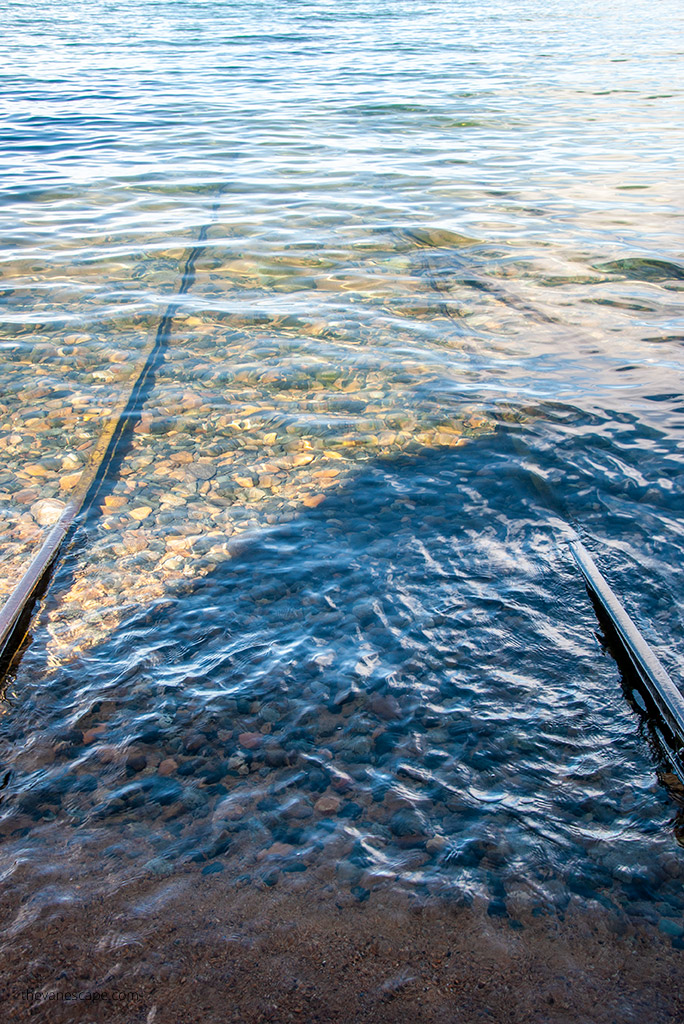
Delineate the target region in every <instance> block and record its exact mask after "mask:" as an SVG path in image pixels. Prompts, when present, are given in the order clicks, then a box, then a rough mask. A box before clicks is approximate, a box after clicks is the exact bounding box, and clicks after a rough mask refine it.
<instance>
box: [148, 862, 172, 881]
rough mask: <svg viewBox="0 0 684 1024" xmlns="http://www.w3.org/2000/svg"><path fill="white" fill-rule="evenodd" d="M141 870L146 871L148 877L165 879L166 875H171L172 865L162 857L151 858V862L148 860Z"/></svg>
mask: <svg viewBox="0 0 684 1024" xmlns="http://www.w3.org/2000/svg"><path fill="white" fill-rule="evenodd" d="M143 870H144V871H147V872H148V873H149V874H150V875H157V876H159V877H160V878H166V877H168V875H172V874H173V864H172V863H171V862H170V861H168V860H166V859H165V858H164V857H152V859H151V860H148V861H147V863H146V864H144V865H143Z"/></svg>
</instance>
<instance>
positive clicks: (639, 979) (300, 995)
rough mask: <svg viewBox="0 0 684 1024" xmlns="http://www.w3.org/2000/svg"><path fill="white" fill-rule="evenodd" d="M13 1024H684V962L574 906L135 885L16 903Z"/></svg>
mask: <svg viewBox="0 0 684 1024" xmlns="http://www.w3.org/2000/svg"><path fill="white" fill-rule="evenodd" d="M2 911H3V914H2V916H3V921H4V925H5V927H4V931H3V934H4V941H3V946H2V973H3V991H4V994H3V1001H4V1007H5V1014H6V1017H5V1019H7V1020H10V1019H11V1020H34V1021H50V1022H52V1024H59V1022H72V1021H74V1022H86V1021H87V1022H91V1021H92V1022H95V1021H98V1022H99V1021H108V1022H111V1024H131V1022H137V1021H145V1022H149V1024H152V1022H153V1021H154V1022H155V1024H197V1022H199V1021H202V1022H207V1024H219V1022H223V1021H239V1022H245V1024H247V1022H249V1024H251V1022H255V1024H256V1022H262V1021H263V1022H266V1021H273V1022H281V1021H303V1022H311V1024H313V1022H331V1024H332V1022H335V1024H352V1022H368V1024H371V1022H372V1024H384V1022H388V1024H389V1022H397V1024H398V1022H406V1021H410V1022H413V1024H419V1022H420V1024H422V1022H425V1024H428V1022H430V1024H432V1022H445V1024H446V1022H459V1024H469V1022H471V1021H472V1022H475V1021H496V1022H498V1021H511V1022H516V1024H524V1022H534V1024H537V1022H539V1024H541V1022H544V1024H547V1022H548V1024H551V1022H553V1024H556V1022H558V1024H560V1022H568V1024H570V1022H572V1024H578V1022H587V1024H604V1022H605V1024H608V1022H616V1024H617V1022H619V1024H628V1022H630V1021H635V1022H636V1021H639V1022H640V1024H645V1022H648V1024H659V1022H665V1021H676V1020H682V1019H684V961H683V960H682V956H683V953H682V951H681V950H679V949H676V948H673V946H672V943H671V940H670V939H669V938H668V937H666V936H663V935H662V934H660V933H659V932H658V931H657V930H655V929H651V928H650V927H649V926H648V925H646V924H644V925H643V926H642V925H638V926H634V925H633V924H631V923H630V922H629V921H627V920H625V919H618V918H617V917H615V916H614V915H612V914H608V913H607V912H603V911H599V910H597V909H586V908H581V907H579V906H577V907H575V908H573V907H572V906H571V907H570V908H568V910H567V911H566V913H565V915H564V918H563V920H560V919H559V918H558V917H556V916H555V915H545V916H541V917H535V916H532V915H529V916H526V915H524V914H522V915H521V917H520V919H519V920H517V921H515V922H512V921H511V920H510V919H500V918H492V917H489V916H488V915H487V912H486V909H485V908H484V906H482V907H480V906H478V905H477V904H473V905H472V906H470V907H462V906H454V905H450V904H449V901H448V899H433V900H428V901H421V900H420V899H418V898H416V897H415V896H412V895H410V894H406V893H400V892H396V891H394V892H393V891H390V890H383V889H379V890H376V891H375V892H373V893H372V894H371V896H370V897H369V898H368V899H367V900H365V901H364V902H362V903H360V902H359V901H358V900H356V899H355V898H354V897H353V896H351V895H350V894H349V892H346V893H342V892H339V891H337V890H336V889H334V888H333V887H327V888H326V887H325V886H323V887H321V886H315V887H314V886H312V883H311V881H309V879H307V878H306V877H304V876H299V877H297V878H294V877H293V878H291V879H290V880H288V882H287V883H286V884H285V885H278V886H277V887H276V888H273V889H269V888H267V887H263V888H257V887H255V886H253V885H248V886H245V887H240V886H239V885H237V886H236V884H235V882H234V881H229V879H228V877H227V876H224V875H222V874H217V875H213V876H201V875H200V874H199V873H192V872H188V873H187V874H184V875H181V876H179V877H174V878H170V879H163V880H160V879H150V878H146V879H138V880H137V881H135V882H132V883H130V884H129V885H128V886H127V887H125V888H124V889H119V890H118V891H116V892H112V893H111V894H109V895H96V894H93V893H91V894H89V895H85V896H84V898H83V901H82V903H81V904H80V905H79V906H74V905H71V906H65V907H64V908H62V909H59V907H57V908H56V907H55V904H54V902H53V904H52V905H51V907H50V908H49V910H48V909H46V908H44V909H42V910H38V909H37V904H36V903H35V901H32V900H31V899H28V900H27V899H23V900H21V899H20V900H17V896H16V893H15V894H14V895H12V894H9V895H8V896H7V897H6V900H5V902H4V905H3V908H2Z"/></svg>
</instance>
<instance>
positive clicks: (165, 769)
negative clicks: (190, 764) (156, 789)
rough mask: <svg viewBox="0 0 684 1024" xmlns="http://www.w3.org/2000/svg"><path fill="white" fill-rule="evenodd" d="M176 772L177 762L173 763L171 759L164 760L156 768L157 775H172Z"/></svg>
mask: <svg viewBox="0 0 684 1024" xmlns="http://www.w3.org/2000/svg"><path fill="white" fill-rule="evenodd" d="M176 771H178V762H177V761H174V759H173V758H172V757H166V758H164V760H163V761H161V762H160V764H159V767H158V768H157V774H158V775H173V773H174V772H176Z"/></svg>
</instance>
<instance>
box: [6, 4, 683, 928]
mask: <svg viewBox="0 0 684 1024" xmlns="http://www.w3.org/2000/svg"><path fill="white" fill-rule="evenodd" d="M2 9H3V14H4V16H5V19H6V21H7V22H8V23H9V27H8V30H7V38H8V40H9V43H8V51H9V56H8V60H7V62H6V67H5V71H4V78H5V82H4V87H3V90H2V105H3V115H4V118H5V121H4V128H3V132H4V135H3V139H4V144H3V151H2V153H3V155H2V161H3V167H2V172H3V173H2V181H3V185H2V189H1V190H0V197H1V199H2V206H1V207H0V218H1V219H2V227H3V237H4V239H5V241H4V242H3V246H2V249H1V250H0V261H1V263H0V269H1V271H2V288H3V312H2V318H3V348H2V356H3V360H2V365H1V368H0V373H1V374H2V383H3V387H2V394H1V397H0V405H1V410H0V411H1V413H2V417H1V419H0V426H1V428H2V434H3V444H4V448H5V456H4V457H3V462H2V467H1V468H0V493H1V494H2V496H3V508H4V511H3V515H4V522H5V523H6V530H5V538H6V539H5V540H4V541H3V563H2V565H3V568H4V583H3V585H4V587H5V589H6V590H9V589H10V588H11V585H12V583H13V582H14V581H15V579H16V578H17V576H18V574H19V572H20V571H21V566H22V564H23V560H24V559H25V557H26V555H27V553H28V552H30V551H31V550H33V549H34V547H35V545H36V543H37V542H38V540H39V538H40V536H41V530H42V528H43V526H42V524H41V522H40V520H41V519H42V518H44V517H43V516H42V515H41V512H44V510H45V502H46V501H47V502H50V501H52V502H53V506H52V507H53V508H54V507H58V506H55V505H54V502H55V501H56V502H60V501H64V500H65V499H66V497H67V496H68V494H69V490H70V488H71V487H73V486H75V478H76V476H77V474H78V471H79V467H80V465H81V464H82V462H83V460H84V458H85V457H86V455H87V452H88V446H89V445H90V444H92V443H94V440H95V438H96V437H97V435H98V431H99V427H100V422H101V417H102V415H103V414H104V413H105V412H106V411H107V410H108V409H111V408H112V407H113V406H114V404H115V402H116V401H117V400H119V399H120V398H121V397H122V396H123V395H124V394H125V391H126V385H127V382H128V381H129V379H130V376H131V373H132V372H133V367H134V365H135V361H136V358H138V356H139V353H140V352H141V350H142V349H143V348H144V346H145V345H146V344H147V343H148V341H149V339H150V337H151V336H153V334H154V332H155V330H156V327H157V324H158V321H159V318H160V317H161V316H162V315H163V313H164V311H165V310H166V309H167V307H168V304H169V302H170V300H171V296H172V295H173V293H174V291H175V289H176V288H177V287H178V284H179V281H180V277H181V275H182V273H183V268H184V266H185V265H186V262H187V258H188V252H189V250H190V248H191V247H192V246H193V245H194V244H195V242H196V240H197V238H198V236H199V233H200V230H201V228H202V227H204V226H206V240H205V244H204V247H203V250H202V252H201V254H200V255H199V257H198V259H197V261H196V267H195V269H196V276H195V280H194V282H193V285H192V288H191V289H190V290H189V291H188V292H187V294H185V295H184V296H183V297H182V298H181V299H180V300H179V302H180V309H179V311H178V313H177V314H176V315H175V317H174V320H173V324H172V331H171V338H170V349H169V354H168V357H167V359H166V361H165V363H164V365H163V367H162V368H161V369H160V371H159V372H158V374H157V377H156V380H155V384H154V388H153V389H152V391H151V392H150V394H149V395H148V397H147V402H146V406H145V409H144V411H143V416H142V419H141V421H140V423H139V424H138V426H137V427H136V432H135V435H134V438H133V441H132V445H131V447H130V450H129V452H128V454H127V456H126V459H125V460H124V461H123V463H122V466H121V473H120V476H119V477H118V479H117V481H116V482H115V483H113V484H112V486H111V487H110V488H109V490H108V492H107V493H106V494H105V493H104V492H103V495H102V496H101V503H102V512H101V514H100V515H99V516H98V517H97V518H95V517H94V518H93V519H92V520H91V521H90V522H89V524H88V527H87V531H85V534H84V535H82V536H81V538H80V542H79V544H78V545H77V546H76V547H75V548H74V549H73V550H72V551H71V552H70V553H69V556H68V558H67V559H66V561H65V563H64V565H63V567H62V568H60V569H59V571H58V572H57V573H56V575H55V579H54V582H53V585H52V587H51V590H50V593H49V595H48V598H47V600H46V602H45V607H44V610H43V613H42V615H41V617H40V618H39V619H38V621H37V622H36V625H35V628H34V629H33V632H32V642H31V645H30V647H29V648H28V649H27V650H26V652H25V654H24V657H23V659H22V661H21V664H20V665H19V667H18V669H17V671H16V673H15V674H14V676H13V677H12V679H11V681H10V686H9V688H8V691H7V695H6V701H5V714H4V716H3V718H2V722H1V724H0V729H1V730H2V740H3V746H4V758H5V761H6V763H7V765H8V766H10V767H11V769H12V774H11V775H10V777H9V779H8V782H7V786H6V788H5V801H4V804H3V808H4V812H5V818H4V821H3V830H4V834H5V836H6V839H5V869H6V871H7V873H8V875H9V877H10V878H12V879H13V881H14V884H15V885H28V886H29V888H31V887H33V890H35V893H36V895H35V900H36V901H37V902H38V903H40V902H42V901H44V902H46V903H48V904H49V903H50V901H58V900H59V899H62V898H65V897H64V892H61V893H60V892H57V890H55V888H53V887H51V886H49V885H47V884H46V883H45V882H43V883H41V881H40V878H41V871H43V872H44V873H45V876H47V877H48V878H49V877H50V876H51V875H52V876H54V875H55V872H56V873H57V874H59V871H60V870H62V869H61V867H58V868H57V869H56V868H55V862H54V850H55V848H58V849H63V850H66V851H68V852H69V856H68V857H67V863H71V862H73V863H76V862H77V860H78V857H80V856H81V853H80V852H79V851H80V850H83V851H87V850H88V849H90V848H92V849H93V850H97V851H98V854H99V855H101V856H102V855H103V856H104V857H105V858H106V863H107V865H108V871H109V874H110V875H111V877H112V878H116V877H118V876H119V875H121V876H124V875H127V874H128V875H129V874H130V873H136V872H140V871H141V870H142V869H143V868H144V870H145V871H148V872H157V873H160V874H164V873H166V872H169V871H175V870H185V869H187V868H188V867H189V868H191V869H198V870H200V869H201V870H205V869H211V870H214V869H215V867H216V865H219V866H221V867H222V868H223V870H227V871H229V872H232V873H234V874H236V875H239V876H240V877H242V878H243V880H258V879H262V880H263V879H265V880H266V881H267V882H268V883H269V884H273V883H277V882H278V881H279V880H280V878H281V877H282V872H283V871H286V872H287V871H288V870H294V871H297V870H300V869H302V868H306V869H307V870H310V871H311V872H312V873H316V872H317V873H319V874H320V876H321V879H322V880H325V879H326V878H327V877H329V876H330V874H331V873H333V874H334V875H335V877H336V878H337V880H338V881H340V882H341V883H342V884H345V885H349V886H350V887H351V888H352V891H355V892H356V893H357V895H358V896H359V898H365V894H366V893H367V892H368V891H369V890H370V889H372V888H373V886H374V885H375V884H378V883H379V882H382V881H383V880H384V881H385V883H389V884H413V885H420V886H427V887H428V888H431V889H435V890H437V891H440V892H449V893H451V894H452V895H453V894H457V895H458V897H459V898H463V899H465V900H468V899H471V898H472V897H473V896H474V895H478V894H481V895H483V896H484V897H485V898H486V899H487V901H488V906H489V907H490V910H491V913H492V914H494V915H498V914H503V913H507V914H509V915H510V916H511V918H513V919H515V917H516V914H517V913H518V911H519V909H520V907H521V906H522V905H532V906H534V907H536V908H537V909H544V908H546V909H548V908H549V907H553V908H555V909H556V910H561V911H562V909H563V907H564V906H565V904H566V903H567V900H568V898H569V897H570V895H571V894H575V895H579V896H580V897H582V898H584V899H597V898H598V899H599V900H600V901H602V902H604V904H606V905H610V906H612V907H613V908H618V909H619V908H622V909H624V910H627V911H628V912H629V913H632V914H634V915H637V916H639V915H640V916H642V917H646V919H647V920H653V921H654V922H655V921H659V920H663V919H664V920H666V921H669V922H670V924H668V925H666V927H668V928H671V929H672V934H673V937H674V938H675V939H678V936H679V932H678V931H677V928H678V924H677V922H678V921H679V918H680V917H681V899H680V895H679V890H680V880H681V876H682V871H683V860H682V855H681V853H680V852H679V847H678V845H677V843H676V842H675V838H674V835H673V819H674V818H675V816H676V813H677V806H678V805H677V802H676V799H675V798H676V793H675V792H674V791H673V790H672V789H669V790H668V789H665V788H663V787H662V786H661V785H660V784H659V782H658V777H657V774H656V767H657V757H656V755H655V752H654V751H653V750H652V749H651V747H650V746H649V741H648V732H647V731H645V730H644V729H643V728H642V727H641V725H640V723H639V719H638V718H637V717H636V715H635V714H634V712H633V710H632V709H630V706H629V705H628V703H627V702H626V701H625V699H624V696H623V694H622V690H621V687H620V677H619V672H618V671H617V669H616V667H615V665H614V663H613V661H612V660H611V658H610V657H609V656H608V655H607V654H606V653H605V651H604V650H603V649H602V647H601V645H600V643H599V642H598V640H597V639H596V637H595V631H596V623H595V619H594V615H593V611H592V609H591V606H590V604H589V602H588V601H587V598H586V594H585V593H584V590H583V588H582V586H581V584H580V581H579V578H578V575H577V573H576V571H575V570H574V568H573V566H572V564H571V561H570V559H569V558H568V555H567V552H566V551H565V550H564V547H563V544H562V541H561V540H560V535H559V530H558V524H559V523H560V522H561V521H568V520H569V521H571V522H573V523H575V524H576V525H579V526H580V527H581V528H582V530H583V531H584V534H585V537H586V539H587V540H588V542H589V543H590V544H592V545H595V548H596V550H597V551H598V552H600V554H601V562H602V565H603V566H604V567H605V568H606V571H607V572H608V573H609V575H610V577H611V579H612V580H613V581H614V582H615V583H616V584H617V586H618V589H619V591H620V593H621V594H622V596H623V598H624V600H625V602H626V604H627V605H628V607H629V608H630V610H631V611H632V612H634V613H635V614H636V615H637V617H638V620H639V622H640V624H641V625H642V627H643V629H644V631H645V633H646V634H647V636H648V637H649V639H650V640H651V641H652V642H653V643H654V645H655V646H656V647H657V650H658V653H659V654H660V655H661V656H662V658H663V660H664V661H665V662H666V663H667V664H668V666H669V667H670V669H671V670H672V671H673V674H675V676H677V674H679V678H681V667H682V650H683V647H682V622H681V615H680V612H679V611H678V607H677V604H678V595H679V594H680V593H681V585H682V574H681V564H682V547H683V540H682V536H683V535H682V522H681V508H682V487H681V475H680V474H681V469H680V467H681V444H682V439H683V437H684V433H683V430H682V397H681V392H682V389H681V342H682V332H681V282H682V279H683V277H684V259H683V258H682V250H681V202H680V197H679V195H678V186H679V180H680V176H681V174H680V169H679V168H678V166H677V160H676V155H677V153H678V152H681V149H682V141H683V140H682V134H683V133H682V130H681V126H680V125H678V124H677V121H676V120H675V116H674V112H675V111H676V109H677V103H678V100H679V99H680V98H681V82H680V81H678V80H677V78H676V69H677V65H678V61H680V60H681V51H682V45H681V38H682V37H681V21H680V20H679V19H680V15H679V12H678V9H677V8H676V7H675V5H674V4H667V3H666V4H662V5H659V6H658V12H657V13H658V17H657V18H654V17H653V11H652V8H651V6H650V5H649V6H647V5H645V4H640V3H637V2H630V3H629V4H627V5H626V6H625V4H619V5H617V4H614V5H610V4H609V5H603V6H602V8H601V9H600V11H597V10H596V9H595V7H594V5H586V4H579V5H575V6H574V7H573V9H572V10H571V11H568V10H567V9H566V8H565V7H564V6H562V5H555V4H552V5H549V4H545V5H539V4H537V3H526V4H525V3H506V4H499V5H494V6H492V5H487V7H486V8H485V9H482V7H481V5H475V4H472V5H471V4H460V5H458V9H454V6H453V5H450V4H441V3H435V4H431V3H426V4H421V5H420V6H419V7H418V8H416V6H415V5H402V4H399V3H387V4H383V5H380V6H378V5H373V6H368V7H366V6H364V5H358V4H355V5H353V6H352V5H344V4H343V5H339V4H335V5H325V4H294V3H288V4H284V5H283V4H280V5H275V4H271V3H264V4H250V5H245V4H243V3H241V4H233V5H225V4H221V5H217V4H213V3H205V4H183V3H174V4H168V3H160V4H154V5H150V4H148V3H146V4H140V5H138V4H127V5H121V4H118V5H116V6H113V5H105V4H102V5H92V4H91V5H87V6H86V5H82V6H81V5H76V7H74V5H69V6H66V5H61V4H58V3H50V4H45V5H43V6H42V7H41V6H38V7H36V5H31V6H30V7H29V6H22V5H14V4H13V5H3V7H2ZM45 38H47V39H49V51H48V52H49V59H46V50H45V42H44V40H45ZM663 40H665V43H664V42H663ZM39 42H40V44H41V45H38V44H39ZM678 318H679V319H678ZM162 764H163V767H162V768H161V769H160V765H162ZM320 801H323V803H320ZM676 831H677V826H676V824H675V828H674V832H676ZM276 844H280V845H276ZM103 849H104V851H105V853H104V854H102V853H101V851H102V850H103ZM83 855H84V856H85V852H84V853H83ZM28 863H30V864H31V865H32V872H34V873H35V875H34V876H33V881H30V882H25V881H23V879H24V872H25V870H26V867H25V865H27V864H28ZM36 879H37V881H36ZM42 884H44V885H45V888H44V889H43V891H42V893H41V885H42ZM672 921H675V924H672V923H671V922H672ZM668 934H669V933H668Z"/></svg>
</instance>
